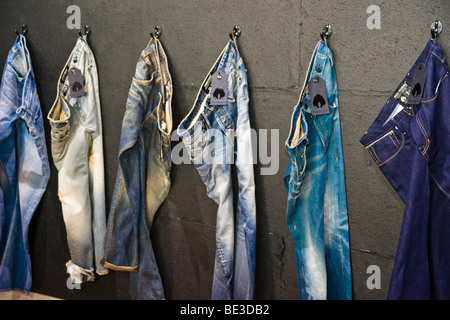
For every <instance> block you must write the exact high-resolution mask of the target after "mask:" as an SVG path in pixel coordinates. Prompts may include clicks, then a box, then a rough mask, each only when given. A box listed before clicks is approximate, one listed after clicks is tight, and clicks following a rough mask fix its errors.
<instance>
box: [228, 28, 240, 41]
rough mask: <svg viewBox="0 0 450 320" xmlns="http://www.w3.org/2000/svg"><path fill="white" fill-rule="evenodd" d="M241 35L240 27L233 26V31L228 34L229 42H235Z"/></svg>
mask: <svg viewBox="0 0 450 320" xmlns="http://www.w3.org/2000/svg"><path fill="white" fill-rule="evenodd" d="M241 33H242V30H241V27H240V26H238V25H236V26H234V28H233V31H232V32H230V38H231V40H233V41H235V40H236V39H237V38H239V37H240V36H241Z"/></svg>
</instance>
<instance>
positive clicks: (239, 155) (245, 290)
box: [177, 41, 256, 300]
mask: <svg viewBox="0 0 450 320" xmlns="http://www.w3.org/2000/svg"><path fill="white" fill-rule="evenodd" d="M218 70H220V71H221V72H222V74H223V77H224V78H225V79H226V80H227V97H226V101H225V105H214V104H213V103H211V95H212V93H211V92H210V90H211V88H210V87H209V85H208V84H210V83H211V82H212V79H211V77H212V76H213V74H215V73H216V71H218ZM220 71H219V72H220ZM214 76H215V75H214ZM248 102H249V97H248V82H247V73H246V69H245V66H244V62H243V60H242V57H241V56H240V54H239V52H238V51H237V49H236V46H235V44H234V42H232V41H230V42H229V43H228V44H227V45H226V46H225V48H224V50H223V51H222V53H221V55H220V56H219V58H218V59H217V61H216V63H215V64H214V65H213V67H212V69H211V71H210V73H209V74H208V75H207V77H206V79H205V81H204V82H203V85H202V87H201V89H200V90H199V92H198V95H197V98H196V101H195V104H194V106H193V108H192V109H191V111H190V113H189V114H188V115H187V116H186V118H185V119H184V120H183V121H182V122H181V124H180V125H179V127H178V131H177V132H178V135H179V136H180V137H181V138H182V140H183V142H184V145H185V147H186V150H187V151H188V153H189V156H190V158H191V160H192V163H193V164H194V166H195V167H196V169H197V171H198V173H199V175H200V177H201V179H202V181H203V182H204V184H205V185H206V190H207V194H208V196H209V197H210V198H211V199H213V200H214V201H215V202H216V203H217V204H218V210H217V224H216V255H215V266H214V279H213V286H212V299H214V300H231V299H237V300H250V299H253V296H254V281H255V242H256V205H255V183H254V173H253V154H252V147H251V132H250V130H251V129H250V121H249V114H248ZM234 158H236V160H235V161H234ZM233 163H235V167H236V172H237V179H238V184H239V194H238V201H237V209H236V217H235V215H234V208H233V188H232V180H233V179H232V164H233Z"/></svg>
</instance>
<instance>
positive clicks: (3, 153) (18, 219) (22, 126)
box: [0, 35, 50, 294]
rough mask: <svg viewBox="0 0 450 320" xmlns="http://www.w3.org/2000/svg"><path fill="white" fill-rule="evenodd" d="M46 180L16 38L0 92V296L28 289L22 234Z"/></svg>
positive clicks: (35, 110)
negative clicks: (3, 293)
mask: <svg viewBox="0 0 450 320" xmlns="http://www.w3.org/2000/svg"><path fill="white" fill-rule="evenodd" d="M49 178H50V165H49V162H48V156H47V148H46V144H45V135H44V124H43V117H42V111H41V105H40V102H39V97H38V94H37V90H36V82H35V78H34V71H33V67H32V64H31V57H30V53H29V51H28V48H27V44H26V38H25V37H24V36H23V35H19V36H18V37H17V40H16V42H15V44H14V46H13V47H12V48H11V50H10V51H9V54H8V58H7V60H6V64H5V68H4V69H3V77H2V83H1V88H0V291H3V290H12V289H15V290H20V291H23V292H25V293H27V294H28V293H29V292H30V290H31V285H32V273H31V260H30V253H29V247H28V229H29V225H30V221H31V219H32V217H33V215H34V213H35V210H36V207H37V206H38V204H39V202H40V201H41V199H42V196H43V194H44V192H45V190H46V188H47V184H48V180H49Z"/></svg>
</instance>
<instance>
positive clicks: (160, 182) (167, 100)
mask: <svg viewBox="0 0 450 320" xmlns="http://www.w3.org/2000/svg"><path fill="white" fill-rule="evenodd" d="M171 131H172V79H171V75H170V73H169V68H168V63H167V57H166V54H165V52H164V50H163V47H162V45H161V42H160V41H159V40H158V39H152V40H151V41H150V43H149V44H148V46H147V48H145V49H144V50H143V52H142V54H141V56H140V58H139V61H138V63H137V66H136V73H135V76H134V78H133V81H132V83H131V88H130V91H129V95H128V101H127V107H126V111H125V115H124V119H123V125H122V137H121V139H120V152H119V169H118V172H117V179H116V184H115V188H114V195H113V201H112V206H111V211H110V213H109V218H108V226H107V232H106V245H105V259H104V265H105V266H107V267H108V268H110V269H114V270H119V271H131V272H132V273H131V276H130V287H131V295H132V298H133V299H139V300H150V299H152V300H160V299H164V290H163V285H162V282H161V277H160V274H159V270H158V266H157V263H156V258H155V254H154V252H153V248H152V242H151V238H150V230H151V227H152V224H153V219H154V217H155V214H156V211H157V210H158V208H159V207H160V205H161V204H162V203H163V201H164V200H165V199H166V197H167V195H168V193H169V190H170V185H171V182H170V170H171V165H172V162H171V159H170V158H171V146H170V143H171V136H170V134H171Z"/></svg>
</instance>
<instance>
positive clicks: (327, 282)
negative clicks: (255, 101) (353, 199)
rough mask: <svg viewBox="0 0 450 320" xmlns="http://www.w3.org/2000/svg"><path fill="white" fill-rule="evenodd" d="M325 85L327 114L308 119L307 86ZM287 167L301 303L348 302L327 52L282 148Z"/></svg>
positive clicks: (320, 51)
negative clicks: (320, 81)
mask: <svg viewBox="0 0 450 320" xmlns="http://www.w3.org/2000/svg"><path fill="white" fill-rule="evenodd" d="M313 77H320V78H322V79H323V80H325V83H326V89H327V96H328V104H329V109H330V113H329V114H324V115H313V113H312V112H311V108H312V107H311V101H310V96H309V90H308V87H307V83H308V82H309V80H310V79H312V78H313ZM286 147H287V150H288V152H289V155H290V159H291V161H290V163H289V166H288V169H287V172H286V175H285V186H286V189H287V191H288V203H287V206H288V209H287V225H288V227H289V230H290V232H291V235H292V239H293V241H294V247H295V261H296V266H297V277H298V288H299V296H300V299H302V300H303V299H308V300H325V299H330V300H347V299H351V298H352V288H351V264H350V250H349V234H348V218H347V199H346V190H345V179H344V159H343V154H342V141H341V128H340V120H339V109H338V89H337V84H336V74H335V68H334V62H333V55H332V52H331V50H330V49H329V48H328V47H327V46H326V44H325V43H324V42H319V43H318V44H317V46H316V48H315V50H314V53H313V56H312V59H311V62H310V65H309V68H308V71H307V76H306V81H305V85H304V87H303V89H302V93H301V96H300V100H299V103H298V104H297V106H296V107H295V109H294V113H293V116H292V123H291V131H290V135H289V138H288V140H287V142H286Z"/></svg>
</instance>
